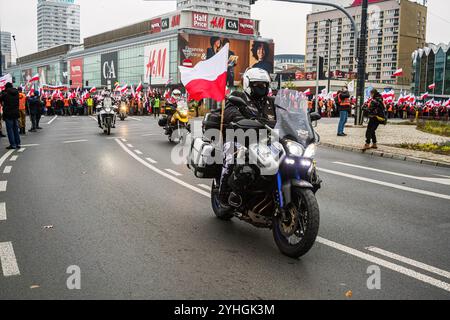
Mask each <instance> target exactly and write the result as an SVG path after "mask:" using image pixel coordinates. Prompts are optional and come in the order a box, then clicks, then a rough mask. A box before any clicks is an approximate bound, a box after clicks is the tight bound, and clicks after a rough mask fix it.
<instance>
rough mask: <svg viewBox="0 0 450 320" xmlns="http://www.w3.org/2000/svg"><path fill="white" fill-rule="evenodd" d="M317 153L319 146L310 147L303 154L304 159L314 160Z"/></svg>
mask: <svg viewBox="0 0 450 320" xmlns="http://www.w3.org/2000/svg"><path fill="white" fill-rule="evenodd" d="M316 151H317V145H316V144H311V145H309V146H308V148H306V150H305V153H304V154H303V157H305V158H310V159H311V158H314V157H315V155H316Z"/></svg>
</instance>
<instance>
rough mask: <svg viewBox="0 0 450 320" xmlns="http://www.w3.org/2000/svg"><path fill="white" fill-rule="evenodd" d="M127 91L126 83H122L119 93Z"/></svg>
mask: <svg viewBox="0 0 450 320" xmlns="http://www.w3.org/2000/svg"><path fill="white" fill-rule="evenodd" d="M127 91H128V84H126V85H124V86H123V87H122V88H120V93H122V94H124V93H126V92H127Z"/></svg>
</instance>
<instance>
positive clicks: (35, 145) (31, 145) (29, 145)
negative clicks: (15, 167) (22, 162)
mask: <svg viewBox="0 0 450 320" xmlns="http://www.w3.org/2000/svg"><path fill="white" fill-rule="evenodd" d="M39 146H40V144H23V145H22V147H39Z"/></svg>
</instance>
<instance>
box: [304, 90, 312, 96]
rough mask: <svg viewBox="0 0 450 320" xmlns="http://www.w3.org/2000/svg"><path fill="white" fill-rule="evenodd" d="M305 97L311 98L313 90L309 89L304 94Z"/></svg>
mask: <svg viewBox="0 0 450 320" xmlns="http://www.w3.org/2000/svg"><path fill="white" fill-rule="evenodd" d="M303 93H304V94H305V95H307V96H310V95H311V89H307V90H306V91H305V92H303Z"/></svg>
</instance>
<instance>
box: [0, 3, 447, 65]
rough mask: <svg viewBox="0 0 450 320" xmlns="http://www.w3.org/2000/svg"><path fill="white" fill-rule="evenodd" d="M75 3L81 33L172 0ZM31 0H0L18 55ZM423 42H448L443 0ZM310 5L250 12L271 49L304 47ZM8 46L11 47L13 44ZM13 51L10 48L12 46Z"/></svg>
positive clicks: (29, 42)
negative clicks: (259, 24) (79, 19)
mask: <svg viewBox="0 0 450 320" xmlns="http://www.w3.org/2000/svg"><path fill="white" fill-rule="evenodd" d="M75 2H76V3H78V4H80V5H81V37H82V38H84V37H86V36H90V35H94V34H97V33H101V32H104V31H108V30H112V29H115V28H118V27H121V26H124V25H128V24H132V23H134V22H139V21H143V20H146V19H149V18H151V17H153V16H157V15H159V14H162V13H165V12H169V11H174V10H176V1H167V0H166V1H143V0H126V1H124V0H75ZM36 6H37V0H14V1H6V0H0V23H1V26H2V30H5V31H10V32H11V33H12V34H15V35H16V39H17V47H18V51H19V55H21V56H23V55H27V54H30V53H33V52H36V51H37V31H36V29H37V27H36V24H37V22H36V21H37V13H36V11H37V10H36ZM428 6H429V9H428V35H427V41H428V42H434V43H439V42H445V43H449V42H450V18H446V16H448V15H447V12H448V6H449V1H448V0H429V1H428ZM310 11H311V6H310V5H300V4H290V3H285V2H277V1H271V0H259V1H258V2H257V3H256V5H254V6H253V7H252V17H253V18H254V19H259V20H261V21H262V22H261V35H262V36H263V37H265V38H272V39H274V41H275V44H276V53H277V54H280V53H304V51H305V35H306V34H305V32H306V31H305V29H306V14H307V13H309V12H310ZM13 51H14V50H13ZM13 55H15V54H14V52H13Z"/></svg>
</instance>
